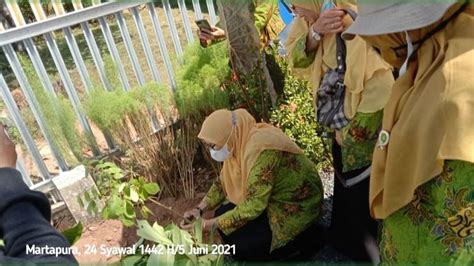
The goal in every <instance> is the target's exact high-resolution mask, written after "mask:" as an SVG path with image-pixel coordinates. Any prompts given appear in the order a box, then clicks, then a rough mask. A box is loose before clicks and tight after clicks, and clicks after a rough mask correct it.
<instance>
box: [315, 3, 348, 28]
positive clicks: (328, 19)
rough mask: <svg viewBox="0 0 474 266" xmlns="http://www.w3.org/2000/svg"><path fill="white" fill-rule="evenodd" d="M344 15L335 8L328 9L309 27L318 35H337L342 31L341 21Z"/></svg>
mask: <svg viewBox="0 0 474 266" xmlns="http://www.w3.org/2000/svg"><path fill="white" fill-rule="evenodd" d="M345 15H346V13H345V12H344V11H342V10H339V9H337V8H333V9H330V10H328V11H325V12H324V13H322V14H321V15H320V16H319V18H318V19H317V20H316V22H314V23H313V24H312V25H311V27H313V30H314V31H315V32H317V33H319V34H326V33H339V32H342V31H343V30H344V25H343V23H342V19H343V18H344V16H345Z"/></svg>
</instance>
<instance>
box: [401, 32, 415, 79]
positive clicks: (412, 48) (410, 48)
mask: <svg viewBox="0 0 474 266" xmlns="http://www.w3.org/2000/svg"><path fill="white" fill-rule="evenodd" d="M405 35H406V39H407V47H408V53H407V58H406V59H405V62H404V63H403V65H402V67H401V68H400V72H399V76H402V75H403V74H405V72H407V68H408V62H409V61H410V57H411V55H412V54H413V52H414V51H415V49H416V48H417V46H414V45H413V41H412V40H411V37H410V34H408V31H406V32H405Z"/></svg>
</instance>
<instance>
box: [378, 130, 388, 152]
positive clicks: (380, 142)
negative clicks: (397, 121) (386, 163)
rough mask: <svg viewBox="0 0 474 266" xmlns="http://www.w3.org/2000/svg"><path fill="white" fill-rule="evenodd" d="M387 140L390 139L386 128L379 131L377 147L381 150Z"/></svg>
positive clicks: (386, 143)
mask: <svg viewBox="0 0 474 266" xmlns="http://www.w3.org/2000/svg"><path fill="white" fill-rule="evenodd" d="M389 141H390V133H388V132H387V131H386V130H382V131H380V133H379V140H378V143H377V147H378V148H379V149H381V150H383V149H384V148H385V146H387V145H388V142H389Z"/></svg>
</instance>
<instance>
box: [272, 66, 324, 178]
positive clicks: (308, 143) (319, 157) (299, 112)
mask: <svg viewBox="0 0 474 266" xmlns="http://www.w3.org/2000/svg"><path fill="white" fill-rule="evenodd" d="M277 63H278V64H279V65H280V67H281V69H282V71H283V73H286V75H285V83H284V94H283V96H282V97H281V98H280V103H279V107H278V108H277V109H274V110H273V111H272V114H271V122H272V123H273V124H274V125H276V126H277V127H279V128H281V129H282V130H283V132H285V134H287V135H288V136H289V137H290V138H291V139H292V140H293V141H295V142H296V144H298V146H300V147H301V148H302V149H303V150H304V152H305V154H306V155H307V156H308V157H309V158H310V159H311V160H312V161H313V162H315V163H316V164H317V165H318V168H319V169H321V168H326V167H328V166H329V160H328V157H327V155H326V153H325V151H324V147H323V142H322V139H321V138H320V137H319V136H318V134H317V133H318V130H319V128H318V124H317V123H316V117H315V111H314V106H313V97H312V91H311V88H310V86H309V85H308V83H307V82H306V81H303V80H300V79H298V78H296V77H294V76H292V74H291V72H289V71H288V65H287V63H286V61H285V60H284V58H277Z"/></svg>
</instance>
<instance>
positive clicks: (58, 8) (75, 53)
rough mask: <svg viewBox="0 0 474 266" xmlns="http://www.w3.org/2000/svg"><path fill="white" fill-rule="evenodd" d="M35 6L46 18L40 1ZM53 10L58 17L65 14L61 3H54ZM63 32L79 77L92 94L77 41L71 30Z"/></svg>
mask: <svg viewBox="0 0 474 266" xmlns="http://www.w3.org/2000/svg"><path fill="white" fill-rule="evenodd" d="M35 6H36V8H34V9H36V10H37V12H38V13H42V14H43V16H44V11H43V9H42V8H41V4H40V3H39V0H35ZM32 7H33V6H32ZM53 8H54V12H56V14H57V15H63V14H64V13H65V11H64V7H63V5H62V4H61V3H57V2H56V3H53ZM44 17H45V16H44ZM63 32H64V35H65V36H66V42H67V44H68V46H69V50H70V51H71V55H72V59H73V60H74V63H75V64H76V66H77V68H78V70H79V75H80V77H81V80H82V83H83V84H84V86H85V88H86V91H87V92H90V91H91V90H92V82H91V79H90V77H89V73H88V72H87V68H86V64H85V63H84V60H83V59H82V56H81V52H80V50H79V46H78V45H77V42H76V39H75V38H74V34H73V33H72V30H71V28H64V29H63Z"/></svg>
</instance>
